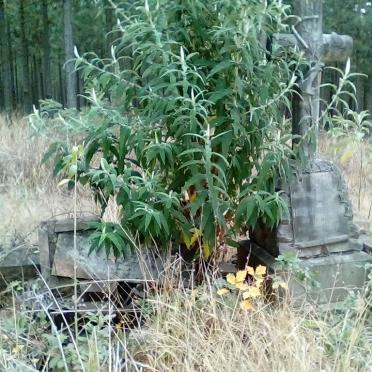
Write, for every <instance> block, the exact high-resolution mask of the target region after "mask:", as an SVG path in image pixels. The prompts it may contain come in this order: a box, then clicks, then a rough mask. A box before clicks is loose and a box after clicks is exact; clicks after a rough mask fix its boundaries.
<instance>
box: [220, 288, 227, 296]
mask: <svg viewBox="0 0 372 372" xmlns="http://www.w3.org/2000/svg"><path fill="white" fill-rule="evenodd" d="M229 292H230V291H229V290H228V289H227V288H220V289H219V290H218V291H217V294H218V295H219V296H224V295H226V294H228V293H229Z"/></svg>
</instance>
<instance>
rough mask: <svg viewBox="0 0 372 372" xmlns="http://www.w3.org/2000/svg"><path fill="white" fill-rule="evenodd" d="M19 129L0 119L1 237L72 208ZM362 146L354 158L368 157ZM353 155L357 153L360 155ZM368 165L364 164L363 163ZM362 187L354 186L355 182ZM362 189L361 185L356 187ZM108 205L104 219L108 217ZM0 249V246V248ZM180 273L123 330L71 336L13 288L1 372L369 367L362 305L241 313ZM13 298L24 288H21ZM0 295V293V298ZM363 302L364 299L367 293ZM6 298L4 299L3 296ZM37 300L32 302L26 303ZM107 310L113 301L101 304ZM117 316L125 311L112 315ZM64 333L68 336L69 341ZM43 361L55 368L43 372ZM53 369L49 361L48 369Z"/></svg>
mask: <svg viewBox="0 0 372 372" xmlns="http://www.w3.org/2000/svg"><path fill="white" fill-rule="evenodd" d="M31 134H32V133H31V131H30V129H29V128H28V126H27V124H26V123H25V122H24V121H22V120H16V121H15V123H14V124H13V126H12V127H9V126H7V125H6V123H5V122H4V120H2V119H1V118H0V187H1V189H0V213H1V215H2V224H1V227H0V239H3V238H4V236H5V235H8V236H13V237H14V234H15V233H16V232H20V233H21V234H23V235H26V234H27V233H29V232H31V231H32V230H33V229H34V228H35V227H36V226H37V225H38V224H39V222H40V221H41V220H44V219H47V218H50V217H52V216H55V215H57V214H60V213H69V212H72V210H73V205H74V198H73V195H72V194H69V193H68V192H65V191H62V190H61V189H60V188H58V187H57V181H56V180H54V179H53V178H52V176H51V173H50V168H48V167H44V166H42V165H40V160H41V158H42V154H43V153H44V151H45V149H46V148H47V146H48V143H49V140H46V139H42V138H40V137H32V136H31ZM321 147H322V151H323V153H326V154H328V155H329V156H331V157H332V158H333V159H336V160H340V158H341V157H342V156H343V154H344V153H345V151H346V150H345V149H346V147H345V145H342V144H339V143H334V142H332V141H331V140H328V139H323V141H322V146H321ZM369 149H370V147H365V148H364V149H363V151H364V152H363V153H365V154H368V152H369ZM359 150H360V149H359ZM360 153H361V152H355V151H354V152H353V156H351V157H349V158H348V159H347V161H341V162H340V164H341V166H342V168H343V169H344V171H345V173H346V175H347V179H348V184H349V187H350V190H351V197H352V200H353V203H354V205H355V206H356V208H357V209H358V206H360V208H359V209H360V212H359V213H360V215H361V216H363V217H368V212H369V205H370V201H371V200H372V194H371V193H372V191H371V190H370V187H369V182H370V181H369V179H368V175H369V174H372V173H370V171H371V170H372V169H371V163H370V162H369V161H364V162H363V163H362V164H363V166H362V167H360V164H361V163H360V158H359V157H358V156H360V155H358V154H360ZM365 159H367V157H365ZM360 180H362V182H360ZM361 185H362V187H361ZM78 204H79V207H78V209H79V210H87V211H92V210H94V206H93V203H92V202H91V198H90V195H89V194H88V195H87V194H82V193H79V195H78ZM117 212H118V208H117V206H115V205H110V207H109V208H108V209H107V211H106V216H105V217H106V219H107V220H113V221H116V220H117V218H118V217H117ZM0 244H1V242H0ZM178 272H179V268H178V267H177V266H172V267H171V272H170V274H169V275H168V276H166V277H165V281H166V282H168V283H169V282H171V283H172V285H167V286H165V288H167V290H162V291H158V292H155V293H154V292H153V291H150V292H148V301H146V302H145V303H144V304H142V306H143V307H142V312H143V315H144V316H145V317H146V322H145V323H143V324H142V325H141V326H139V327H136V328H134V329H132V330H131V331H130V332H128V331H123V330H122V329H121V328H119V327H116V326H113V325H112V323H111V321H110V317H108V316H104V315H99V316H98V317H96V316H94V317H93V316H92V318H91V322H89V321H88V320H87V319H86V324H85V328H84V329H85V332H86V333H83V332H82V333H81V334H80V337H77V336H76V335H74V334H73V330H72V329H69V332H66V330H65V332H64V334H68V333H70V337H67V338H66V337H65V336H63V334H62V332H61V331H60V330H58V329H56V328H55V327H54V326H53V323H52V322H51V319H50V318H48V316H49V315H48V314H49V313H48V311H47V309H44V310H42V311H41V313H42V314H43V317H41V318H38V317H35V314H34V313H27V312H24V311H21V310H20V309H19V308H18V307H17V306H18V305H17V303H16V300H15V299H16V298H17V293H16V289H14V290H13V296H11V298H10V304H9V305H10V306H9V308H4V309H3V310H1V311H2V313H1V316H0V370H2V371H19V370H23V371H26V370H27V371H37V370H40V368H42V367H44V369H42V370H44V371H47V370H50V371H60V370H61V371H63V370H65V371H80V370H83V371H87V372H93V371H94V372H96V371H115V372H119V371H187V372H191V371H203V372H204V371H205V372H209V371H210V372H212V371H213V372H219V371H221V372H230V371H231V372H236V371H286V372H292V371H293V372H302V371H304V372H305V371H306V372H307V371H332V372H333V371H334V372H348V371H367V370H371V369H372V360H371V357H370V355H371V353H372V349H371V345H372V336H371V326H372V325H371V322H372V320H371V318H370V312H369V310H370V308H371V298H370V297H368V296H357V297H356V298H354V299H352V300H350V302H348V303H346V304H345V305H344V308H343V309H341V310H339V311H330V310H329V311H325V312H322V311H321V310H320V309H318V308H313V307H311V306H304V307H302V308H294V307H293V306H291V303H290V299H286V300H285V301H282V302H281V303H280V304H276V305H269V304H267V303H265V302H264V301H263V299H261V300H259V301H258V302H257V304H256V307H255V309H254V310H253V311H250V312H244V311H242V310H240V308H239V300H238V299H237V298H236V299H235V300H234V299H233V301H227V300H225V299H223V298H221V297H219V296H218V295H217V294H216V288H215V279H214V278H209V279H208V280H207V284H205V285H204V286H202V287H199V288H198V290H197V292H195V291H191V290H190V289H188V288H185V287H184V286H183V285H182V283H181V281H179V282H178V281H176V282H175V280H176V279H175V278H177V275H174V273H178ZM20 291H21V292H22V291H23V289H21V290H20ZM0 295H1V294H0ZM367 295H368V294H367ZM8 299H9V298H8ZM35 301H36V302H37V298H35ZM109 307H110V308H111V310H112V312H113V311H115V304H114V303H111V302H110V303H109ZM120 317H121V318H122V319H125V318H126V314H124V313H122V314H120ZM71 334H72V337H71ZM52 360H54V361H58V362H59V367H58V368H57V367H50V368H49V367H48V365H49V366H50V365H51V364H52ZM53 363H54V362H53Z"/></svg>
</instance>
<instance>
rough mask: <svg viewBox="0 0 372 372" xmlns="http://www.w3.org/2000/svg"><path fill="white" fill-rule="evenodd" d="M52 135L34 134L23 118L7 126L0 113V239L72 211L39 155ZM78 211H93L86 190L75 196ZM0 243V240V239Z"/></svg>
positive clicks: (67, 197)
mask: <svg viewBox="0 0 372 372" xmlns="http://www.w3.org/2000/svg"><path fill="white" fill-rule="evenodd" d="M53 141H54V138H46V137H41V136H37V135H36V134H35V133H34V132H33V131H32V129H31V128H30V127H29V125H28V123H27V120H26V119H21V118H13V123H12V124H11V125H8V123H6V121H5V119H4V117H2V116H0V214H1V216H2V220H1V224H0V239H1V240H2V241H3V242H4V240H9V239H13V238H14V237H24V236H28V237H29V239H30V240H31V241H34V240H35V239H36V235H35V234H31V235H30V233H31V232H32V231H34V229H35V228H36V227H37V226H38V225H39V223H40V221H42V220H46V219H49V218H52V217H53V216H58V215H62V214H67V213H71V212H72V211H73V198H72V194H71V193H69V192H67V191H66V190H65V188H60V187H58V186H57V184H58V180H57V179H55V178H53V176H52V171H51V166H50V164H49V165H47V166H46V165H43V164H42V158H43V155H44V153H45V151H46V150H47V148H48V146H49V144H50V143H52V142H53ZM78 210H79V211H82V212H87V213H92V212H96V210H95V206H94V203H93V202H92V198H91V196H90V194H89V192H87V191H86V190H85V191H84V193H80V195H79V206H78ZM0 245H1V242H0Z"/></svg>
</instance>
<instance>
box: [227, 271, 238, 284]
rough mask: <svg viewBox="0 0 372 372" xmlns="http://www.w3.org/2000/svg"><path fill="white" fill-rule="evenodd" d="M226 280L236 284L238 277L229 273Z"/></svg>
mask: <svg viewBox="0 0 372 372" xmlns="http://www.w3.org/2000/svg"><path fill="white" fill-rule="evenodd" d="M226 280H227V282H228V283H230V284H232V285H235V284H236V279H235V275H234V274H227V275H226Z"/></svg>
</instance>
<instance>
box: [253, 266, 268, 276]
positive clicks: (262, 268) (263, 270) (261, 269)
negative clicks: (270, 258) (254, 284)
mask: <svg viewBox="0 0 372 372" xmlns="http://www.w3.org/2000/svg"><path fill="white" fill-rule="evenodd" d="M255 273H256V275H257V276H263V275H265V274H266V267H265V266H262V265H258V266H257V268H256V272H255Z"/></svg>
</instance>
